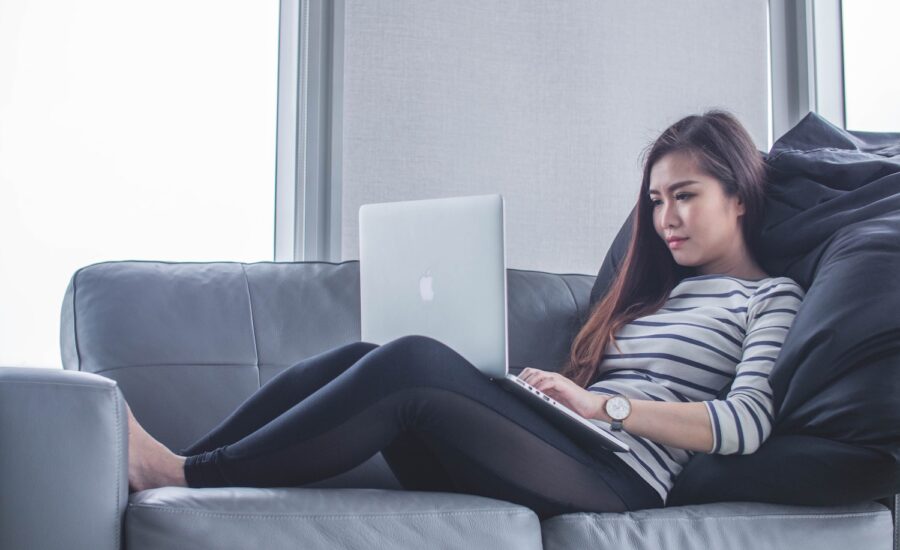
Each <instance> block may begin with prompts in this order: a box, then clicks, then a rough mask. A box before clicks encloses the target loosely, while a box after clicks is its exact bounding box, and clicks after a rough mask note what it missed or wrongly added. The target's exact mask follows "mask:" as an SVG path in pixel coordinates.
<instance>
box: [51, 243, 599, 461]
mask: <svg viewBox="0 0 900 550" xmlns="http://www.w3.org/2000/svg"><path fill="white" fill-rule="evenodd" d="M507 278H508V279H507V287H508V298H507V299H508V307H509V319H508V326H509V355H510V364H511V365H512V366H513V367H514V369H513V371H514V372H516V371H517V370H518V369H520V368H521V367H523V366H535V367H538V368H542V369H548V370H558V369H559V368H560V367H561V366H562V363H563V361H564V360H565V357H566V354H567V353H568V351H569V345H570V343H571V341H572V339H573V338H574V335H575V332H576V331H577V330H578V328H579V327H580V326H581V324H582V322H583V320H584V318H585V315H586V312H587V307H588V300H589V295H590V289H591V286H592V285H593V283H594V279H595V277H594V276H592V275H582V274H562V275H558V274H553V273H545V272H539V271H527V270H516V269H509V270H507ZM61 321H62V322H61V334H60V344H61V350H62V357H63V366H64V367H65V368H67V369H76V370H83V371H88V372H93V373H97V374H101V375H103V376H106V377H108V378H112V379H114V380H116V381H117V382H118V383H119V387H120V389H121V391H122V393H123V395H124V396H125V399H126V400H127V401H128V403H129V404H130V406H131V407H132V410H134V412H135V415H136V416H137V417H138V418H139V419H140V421H141V422H142V424H143V425H144V426H145V427H146V428H147V430H148V431H149V432H150V433H152V434H153V435H154V436H155V437H157V438H158V439H159V440H160V441H162V442H163V443H164V444H166V445H167V446H169V447H170V448H172V449H178V448H181V447H185V446H187V445H188V444H190V443H192V442H193V441H194V440H196V439H197V438H199V437H200V436H201V435H203V434H204V433H206V432H207V431H208V430H209V429H210V428H212V427H214V426H215V425H216V424H217V423H218V422H219V421H221V420H222V419H223V418H224V417H225V416H227V415H228V414H229V413H230V412H231V411H233V410H234V409H235V408H236V407H237V405H238V404H240V403H241V402H242V401H243V400H244V399H246V398H247V397H248V396H249V395H250V394H252V393H253V392H254V391H256V389H258V388H259V387H260V385H262V384H265V383H266V382H268V381H269V380H271V379H272V377H274V376H275V375H276V374H277V373H279V372H281V371H282V370H283V369H284V368H286V367H289V366H291V365H294V364H296V363H298V362H300V361H301V360H303V359H305V358H307V357H310V356H313V355H316V354H318V353H322V352H324V351H326V350H329V349H332V348H334V347H337V346H341V345H344V344H347V343H350V342H355V341H358V340H359V339H360V323H359V262H358V261H356V260H353V261H347V262H342V263H328V262H287V263H273V262H260V263H249V264H243V263H235V262H214V263H167V262H147V261H124V262H104V263H99V264H94V265H90V266H87V267H84V268H81V269H79V270H78V271H77V272H76V273H75V274H74V275H73V276H72V278H71V280H70V282H69V287H68V289H67V291H66V294H65V298H64V301H63V309H62V320H61Z"/></svg>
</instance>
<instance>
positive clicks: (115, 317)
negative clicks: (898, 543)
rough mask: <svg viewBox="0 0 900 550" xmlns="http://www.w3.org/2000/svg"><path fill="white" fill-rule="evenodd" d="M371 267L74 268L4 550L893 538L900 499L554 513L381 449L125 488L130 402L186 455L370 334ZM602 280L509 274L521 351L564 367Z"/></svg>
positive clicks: (23, 452) (20, 414) (19, 406)
mask: <svg viewBox="0 0 900 550" xmlns="http://www.w3.org/2000/svg"><path fill="white" fill-rule="evenodd" d="M358 268H359V263H358V262H357V261H348V262H343V263H324V262H297V263H268V262H266V263H253V264H241V263H230V262H220V263H163V262H138V261H128V262H106V263H100V264H94V265H91V266H87V267H84V268H82V269H80V270H78V271H77V272H76V273H75V274H74V275H73V277H72V279H71V281H70V283H69V287H68V289H67V291H66V294H65V298H64V302H63V307H62V318H61V339H60V343H61V350H62V360H63V365H64V367H65V369H67V370H50V369H25V368H6V369H0V487H2V491H0V548H3V549H19V548H22V549H26V548H28V549H31V548H34V549H54V548H66V549H69V550H71V549H78V548H84V549H92V550H102V549H118V548H122V547H123V546H124V547H127V548H128V549H129V550H143V549H151V548H153V549H162V548H165V549H173V548H183V549H201V548H204V549H206V548H208V549H232V548H234V549H237V548H251V547H258V548H267V549H281V548H285V549H287V548H291V549H294V548H374V547H382V548H417V549H418V548H430V547H438V548H465V549H467V550H471V549H475V548H490V549H491V550H497V549H500V548H514V549H531V548H534V549H538V548H546V549H548V550H561V549H576V548H594V549H601V548H635V549H637V548H647V549H651V548H790V549H792V550H794V549H803V548H809V549H816V550H825V549H829V548H841V549H844V548H848V547H855V548H882V549H885V550H887V549H889V548H891V547H892V546H894V541H893V537H894V524H893V520H892V506H889V504H891V503H888V502H886V501H885V502H860V503H858V504H855V505H851V506H842V507H829V508H822V507H798V506H783V505H772V504H763V503H740V502H725V503H716V504H704V505H691V506H680V507H668V508H662V509H654V510H642V511H639V512H633V513H625V514H612V513H611V514H591V513H578V514H567V515H563V516H557V517H554V518H550V519H548V520H546V521H544V522H543V523H541V522H539V521H538V518H537V516H536V515H535V514H534V513H533V512H532V511H531V510H529V509H528V508H525V507H522V506H519V505H516V504H513V503H509V502H504V501H500V500H495V499H490V498H484V497H479V496H474V495H464V494H452V493H430V492H411V491H404V490H402V489H401V488H400V486H399V484H398V483H397V481H396V479H395V478H394V477H393V475H392V473H391V471H390V469H389V468H388V467H387V464H386V463H385V461H384V459H383V458H382V457H381V455H380V454H378V455H375V456H373V457H372V458H371V459H369V460H368V461H367V462H365V463H363V464H361V465H360V466H358V467H357V468H355V469H353V470H351V471H348V472H346V473H344V474H341V475H339V476H336V477H334V478H332V479H329V480H325V481H321V482H318V483H315V484H312V485H308V486H305V487H294V488H283V489H282V488H279V489H255V488H215V489H186V488H177V487H164V488H159V489H153V490H148V491H142V492H139V493H134V494H130V495H129V494H128V479H127V450H128V449H127V422H126V413H125V404H124V401H123V396H124V398H126V399H127V400H128V403H129V404H130V406H131V408H132V410H133V411H134V414H135V416H136V417H137V419H138V420H139V421H140V422H141V423H142V424H143V425H144V426H145V427H146V428H147V430H148V431H149V432H150V433H151V434H153V435H154V436H155V437H156V438H158V439H159V440H160V441H161V442H163V443H164V444H165V445H167V446H168V447H169V448H171V449H179V448H181V447H183V446H186V445H187V444H189V443H191V442H192V441H193V440H194V439H196V438H198V437H199V436H200V435H202V434H203V433H204V432H205V431H207V430H208V429H209V428H211V427H212V426H214V425H215V424H216V423H218V421H219V420H221V419H222V418H223V417H224V416H226V415H227V414H228V413H229V412H231V411H232V410H233V409H234V408H235V407H236V406H237V404H238V403H240V402H241V401H242V400H243V399H244V398H246V397H247V396H248V395H250V394H251V393H252V392H253V391H254V390H256V389H257V388H258V387H259V386H260V385H261V384H265V383H266V382H267V381H268V380H270V379H271V378H272V377H273V376H274V375H275V374H276V373H278V372H279V371H281V370H282V369H284V368H285V367H288V366H290V365H292V364H294V363H297V362H298V361H300V360H302V359H303V358H305V357H309V356H311V355H314V354H316V353H319V352H321V351H324V350H326V349H329V348H332V347H334V346H338V345H341V344H345V343H348V342H353V341H357V340H359V338H360V327H359V278H358V277H359V269H358ZM594 279H595V278H594V276H592V275H581V274H552V273H543V272H537V271H525V270H516V269H510V270H508V292H509V315H510V317H509V330H510V344H509V346H510V347H509V349H510V362H511V364H512V365H533V366H536V367H538V368H544V369H555V368H557V367H558V366H559V365H560V364H561V362H562V358H563V357H564V355H565V354H566V352H567V350H568V346H569V344H570V342H571V339H572V338H573V336H574V334H575V332H576V330H577V329H578V328H579V326H580V324H581V323H582V322H583V319H584V317H585V316H586V313H587V304H588V299H589V294H590V290H591V285H592V284H593V282H594Z"/></svg>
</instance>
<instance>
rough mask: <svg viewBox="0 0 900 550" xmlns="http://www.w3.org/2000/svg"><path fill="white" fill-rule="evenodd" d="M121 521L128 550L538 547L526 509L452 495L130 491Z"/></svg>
mask: <svg viewBox="0 0 900 550" xmlns="http://www.w3.org/2000/svg"><path fill="white" fill-rule="evenodd" d="M125 525H126V529H125V532H126V547H127V548H128V549H129V550H143V549H151V548H152V549H161V548H179V549H182V550H199V549H218V550H227V549H232V548H233V549H246V548H266V549H269V550H276V549H281V548H284V549H288V548H290V549H291V550H296V549H297V548H360V549H363V548H365V549H371V548H378V547H379V546H381V547H384V548H392V549H394V548H415V549H421V548H429V547H440V548H460V549H465V550H471V549H472V548H490V549H492V550H497V549H500V548H510V549H529V548H533V549H540V548H541V532H540V522H539V521H538V518H537V516H536V515H535V514H534V512H532V511H531V510H529V509H528V508H525V507H522V506H518V505H516V504H512V503H508V502H504V501H501V500H495V499H491V498H485V497H480V496H475V495H465V494H457V493H437V492H419V491H391V490H384V489H309V488H293V487H291V488H274V489H270V488H266V489H263V488H249V487H227V488H218V487H216V488H196V489H195V488H184V487H162V488H159V489H151V490H147V491H140V492H137V493H132V494H131V495H130V497H129V504H128V509H127V511H126V515H125Z"/></svg>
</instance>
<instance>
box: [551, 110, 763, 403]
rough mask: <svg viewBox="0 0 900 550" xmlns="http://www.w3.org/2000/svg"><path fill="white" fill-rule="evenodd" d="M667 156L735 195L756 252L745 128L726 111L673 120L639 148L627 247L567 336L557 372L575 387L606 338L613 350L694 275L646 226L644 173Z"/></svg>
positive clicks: (754, 182)
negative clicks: (624, 332)
mask: <svg viewBox="0 0 900 550" xmlns="http://www.w3.org/2000/svg"><path fill="white" fill-rule="evenodd" d="M669 153H685V154H688V155H690V156H691V157H692V158H693V159H694V161H695V163H696V166H697V168H698V169H699V170H700V171H701V172H703V173H705V174H706V175H708V176H711V177H713V178H715V179H717V180H718V181H719V182H720V183H721V185H722V189H723V191H724V192H725V194H726V195H727V196H729V197H733V196H735V195H736V196H738V197H739V198H740V199H741V201H742V202H743V203H744V209H745V210H744V215H743V219H742V220H741V230H742V232H743V235H744V241H745V242H746V244H747V248H748V250H749V252H750V254H752V255H753V256H754V257H758V256H757V253H758V246H759V232H760V226H761V223H762V216H763V206H764V202H765V187H764V186H765V183H766V165H765V162H764V161H763V158H762V155H761V154H760V152H759V151H758V150H757V149H756V146H755V145H754V144H753V140H752V138H751V137H750V135H749V134H748V133H747V130H746V129H744V127H743V126H742V125H741V123H740V122H739V121H738V120H737V119H736V118H735V117H734V115H732V114H730V113H728V112H727V111H723V110H718V109H714V110H710V111H707V112H705V113H703V114H702V115H691V116H687V117H685V118H683V119H681V120H679V121H678V122H676V123H675V124H673V125H671V126H670V127H668V128H667V129H666V130H665V131H664V132H663V133H662V134H661V135H660V136H659V137H658V138H657V139H656V140H655V141H654V142H653V143H652V144H651V145H650V147H649V153H648V152H647V150H646V149H645V151H644V153H643V156H644V157H645V158H644V163H643V178H642V180H641V189H640V193H639V194H638V198H637V204H636V206H635V208H634V212H635V216H634V218H633V220H632V233H631V241H630V242H629V244H628V251H627V253H626V254H625V258H624V260H623V261H622V264H621V266H620V268H619V270H618V272H617V274H616V276H615V279H614V280H613V282H612V284H611V285H610V287H609V290H608V291H607V292H606V294H605V295H604V297H603V298H602V299H600V300H599V301H598V302H597V304H596V305H595V306H594V307H593V309H592V310H591V313H590V314H589V316H588V319H587V321H586V322H585V324H584V326H582V327H581V330H580V331H579V332H578V334H577V335H576V336H575V339H574V340H573V342H572V348H571V350H570V352H569V357H568V360H567V362H566V364H565V365H564V366H563V368H562V369H561V370H560V373H561V374H562V375H563V376H566V377H568V378H569V379H571V380H572V381H574V382H575V383H576V384H578V385H579V386H581V387H583V388H584V387H587V386H588V385H590V384H591V383H593V382H594V381H595V379H596V378H599V376H598V371H599V369H600V363H601V362H602V360H603V356H604V353H605V350H606V348H607V346H608V345H609V344H610V343H612V344H613V345H615V347H616V349H619V345H618V342H616V339H615V333H616V331H618V330H619V329H620V328H621V327H622V326H624V325H626V324H628V323H630V322H631V321H633V320H635V319H637V318H639V317H643V316H645V315H649V314H651V313H653V312H655V311H657V310H658V309H659V308H661V307H662V306H663V304H665V303H666V300H667V299H668V297H669V293H670V292H671V291H672V289H673V288H675V286H676V285H677V284H678V283H679V282H680V281H681V279H683V278H684V277H686V276H689V275H692V274H694V273H695V271H694V270H693V268H688V267H685V266H681V265H679V264H678V263H677V262H675V260H674V258H673V257H672V254H671V252H669V250H668V248H667V247H666V245H665V243H664V242H663V240H662V239H661V238H660V237H659V235H658V234H657V233H656V229H655V228H654V227H653V206H652V203H651V202H650V199H649V197H648V192H649V190H650V171H651V169H652V168H653V165H654V164H655V163H656V162H657V161H658V160H659V159H661V158H662V157H664V156H665V155H667V154H669ZM619 351H621V350H619Z"/></svg>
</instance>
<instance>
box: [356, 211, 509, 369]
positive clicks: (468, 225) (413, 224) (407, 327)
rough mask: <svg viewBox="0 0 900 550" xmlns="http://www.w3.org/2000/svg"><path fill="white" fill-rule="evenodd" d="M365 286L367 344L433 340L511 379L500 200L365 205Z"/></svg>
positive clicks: (361, 253) (362, 298) (361, 260)
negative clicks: (422, 338)
mask: <svg viewBox="0 0 900 550" xmlns="http://www.w3.org/2000/svg"><path fill="white" fill-rule="evenodd" d="M359 282H360V293H359V294H360V321H361V327H360V328H361V339H362V340H363V341H364V342H371V343H374V344H379V345H381V344H385V343H387V342H389V341H391V340H395V339H397V338H399V337H401V336H405V335H410V334H419V335H424V336H429V337H431V338H434V339H436V340H439V341H441V342H443V343H445V344H446V345H448V346H450V347H451V348H453V349H454V350H455V351H456V352H458V353H459V354H460V355H462V356H463V357H464V358H465V359H467V360H468V361H469V362H470V363H472V364H473V365H475V366H476V367H478V369H479V370H481V371H482V372H484V373H485V374H486V375H488V376H490V377H492V378H503V377H504V376H505V375H506V373H507V358H508V352H507V338H506V334H507V332H506V330H507V319H506V316H507V314H506V246H505V223H504V202H503V197H502V196H501V195H499V194H493V195H476V196H466V197H450V198H441V199H427V200H414V201H400V202H388V203H375V204H364V205H362V206H361V207H360V209H359Z"/></svg>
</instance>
